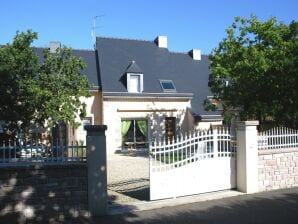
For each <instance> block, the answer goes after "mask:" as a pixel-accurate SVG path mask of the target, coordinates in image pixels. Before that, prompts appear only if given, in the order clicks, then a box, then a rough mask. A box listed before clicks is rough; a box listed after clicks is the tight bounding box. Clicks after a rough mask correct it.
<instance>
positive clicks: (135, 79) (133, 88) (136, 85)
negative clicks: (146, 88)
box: [130, 75, 140, 93]
mask: <svg viewBox="0 0 298 224" xmlns="http://www.w3.org/2000/svg"><path fill="white" fill-rule="evenodd" d="M130 92H133V93H139V92H140V76H139V75H130Z"/></svg>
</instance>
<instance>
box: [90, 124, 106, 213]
mask: <svg viewBox="0 0 298 224" xmlns="http://www.w3.org/2000/svg"><path fill="white" fill-rule="evenodd" d="M85 130H87V137H86V143H87V169H88V209H89V212H90V214H91V216H101V215H106V214H107V203H108V196H107V156H106V154H107V153H106V136H105V131H106V130H107V126H106V125H87V126H85Z"/></svg>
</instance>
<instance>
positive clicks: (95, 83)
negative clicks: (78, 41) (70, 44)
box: [34, 47, 101, 90]
mask: <svg viewBox="0 0 298 224" xmlns="http://www.w3.org/2000/svg"><path fill="white" fill-rule="evenodd" d="M34 49H35V50H36V53H37V55H38V57H39V60H40V61H42V60H43V51H44V49H45V48H40V47H39V48H34ZM72 53H73V55H74V56H76V57H80V58H82V59H83V60H84V62H85V63H86V65H87V66H86V68H84V69H83V70H82V74H83V75H85V76H87V78H88V80H89V82H90V83H91V84H92V89H91V90H101V80H100V77H99V66H98V56H97V52H96V51H94V50H78V49H72Z"/></svg>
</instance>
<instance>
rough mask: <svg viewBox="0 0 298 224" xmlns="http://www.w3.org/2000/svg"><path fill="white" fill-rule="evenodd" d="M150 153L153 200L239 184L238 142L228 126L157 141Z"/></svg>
mask: <svg viewBox="0 0 298 224" xmlns="http://www.w3.org/2000/svg"><path fill="white" fill-rule="evenodd" d="M149 152H150V199H151V200H157V199H162V198H171V197H178V196H184V195H191V194H198V193H204V192H211V191H218V190H224V189H231V188H234V187H235V186H236V159H235V157H236V144H235V141H234V140H233V139H232V136H231V134H230V130H229V129H227V128H220V129H214V130H209V131H206V132H200V131H198V132H194V133H190V134H188V135H186V136H178V137H177V138H176V139H175V140H173V141H172V142H170V141H168V142H166V141H165V140H163V141H159V142H154V143H153V144H152V145H151V146H150V149H149Z"/></svg>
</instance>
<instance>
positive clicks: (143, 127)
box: [137, 120, 148, 140]
mask: <svg viewBox="0 0 298 224" xmlns="http://www.w3.org/2000/svg"><path fill="white" fill-rule="evenodd" d="M137 124H138V126H139V129H140V131H141V132H142V134H143V135H144V136H145V138H146V140H147V136H148V125H147V121H146V120H137Z"/></svg>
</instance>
